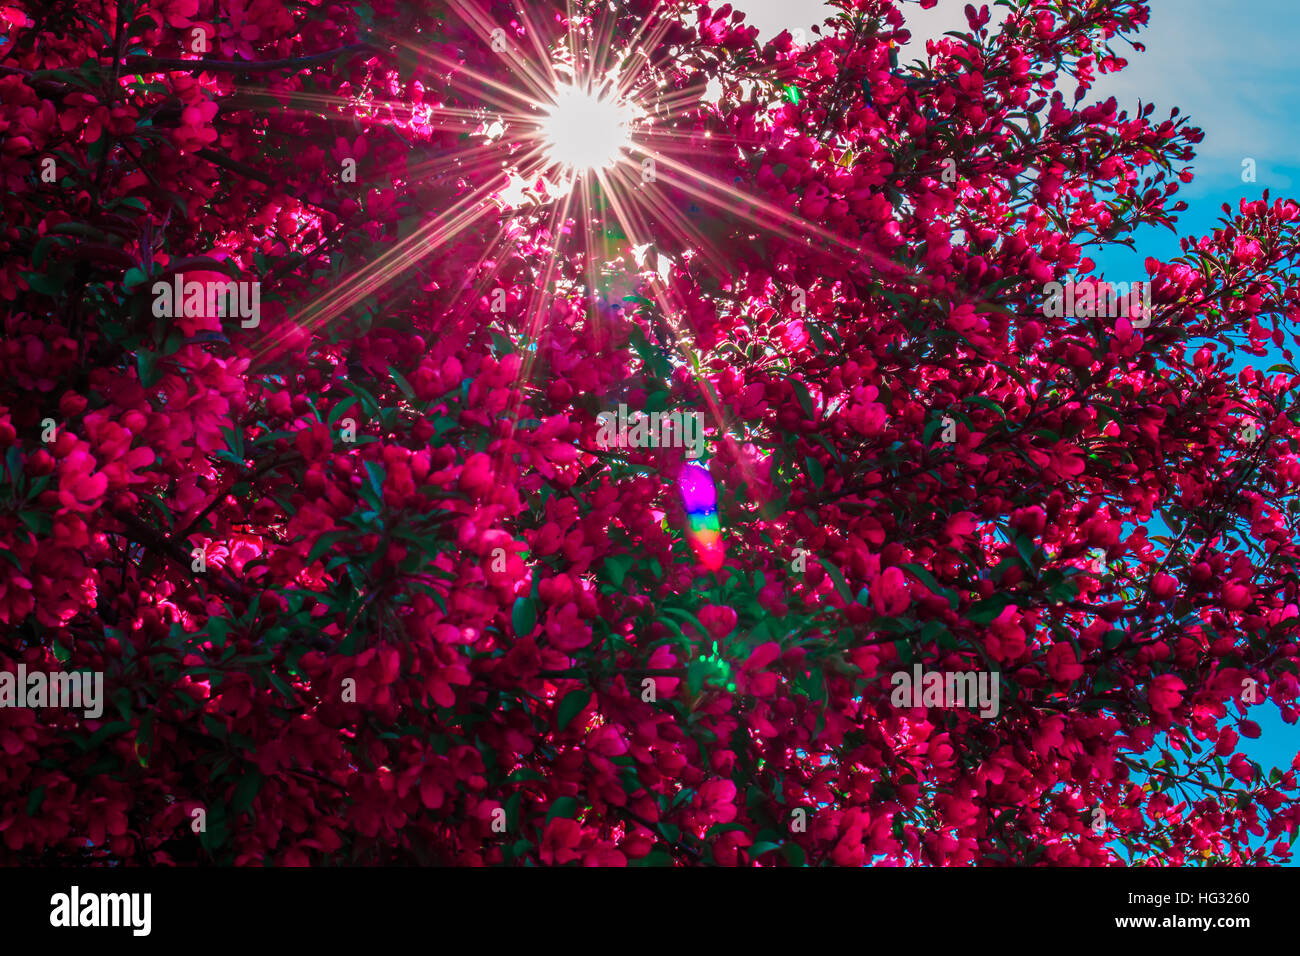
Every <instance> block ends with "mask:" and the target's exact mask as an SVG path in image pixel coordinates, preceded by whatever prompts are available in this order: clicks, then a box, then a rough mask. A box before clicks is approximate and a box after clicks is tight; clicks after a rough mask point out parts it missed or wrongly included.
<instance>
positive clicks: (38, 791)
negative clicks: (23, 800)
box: [27, 784, 45, 817]
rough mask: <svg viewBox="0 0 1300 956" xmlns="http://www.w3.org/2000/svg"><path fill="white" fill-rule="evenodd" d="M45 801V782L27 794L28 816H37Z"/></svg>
mask: <svg viewBox="0 0 1300 956" xmlns="http://www.w3.org/2000/svg"><path fill="white" fill-rule="evenodd" d="M44 802H45V784H41V785H40V786H39V787H33V788H32V792H31V793H29V794H27V816H28V817H35V816H36V813H37V811H38V810H40V809H41V804H42V803H44Z"/></svg>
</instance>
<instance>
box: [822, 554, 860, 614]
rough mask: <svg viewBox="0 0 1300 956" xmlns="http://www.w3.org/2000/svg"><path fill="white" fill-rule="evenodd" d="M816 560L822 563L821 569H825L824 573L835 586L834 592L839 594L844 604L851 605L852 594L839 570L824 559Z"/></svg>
mask: <svg viewBox="0 0 1300 956" xmlns="http://www.w3.org/2000/svg"><path fill="white" fill-rule="evenodd" d="M817 560H818V561H820V562H821V563H822V567H824V568H825V569H826V573H827V574H829V575H830V576H831V581H832V582H834V584H835V590H836V591H837V592H838V593H839V595H840V597H842V598H844V603H845V604H852V603H853V592H851V591H850V590H849V586H848V583H847V582H846V581H845V580H844V575H843V574H841V573H840V569H839V568H837V567H835V565H833V564H831V563H830V562H829V561H827V560H826V559H825V558H818V559H817Z"/></svg>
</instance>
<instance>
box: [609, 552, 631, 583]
mask: <svg viewBox="0 0 1300 956" xmlns="http://www.w3.org/2000/svg"><path fill="white" fill-rule="evenodd" d="M634 564H636V558H635V557H634V556H632V555H630V554H614V555H610V556H609V557H608V558H606V559H605V573H606V574H608V575H609V579H610V581H612V582H613V584H614V587H616V588H621V587H622V586H623V578H625V577H626V576H627V572H628V571H630V570H631V569H632V565H634Z"/></svg>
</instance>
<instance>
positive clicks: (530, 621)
mask: <svg viewBox="0 0 1300 956" xmlns="http://www.w3.org/2000/svg"><path fill="white" fill-rule="evenodd" d="M510 624H511V626H512V627H514V629H515V634H516V635H517V636H519V637H527V636H528V635H529V634H531V633H533V628H534V627H536V626H537V606H536V605H535V604H534V603H533V600H532V598H529V597H517V598H515V604H514V607H513V608H511V609H510Z"/></svg>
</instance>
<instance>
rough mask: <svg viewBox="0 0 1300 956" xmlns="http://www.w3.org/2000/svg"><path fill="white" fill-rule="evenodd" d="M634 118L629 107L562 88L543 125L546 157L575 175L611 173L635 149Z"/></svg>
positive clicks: (566, 87)
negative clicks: (632, 148) (630, 149)
mask: <svg viewBox="0 0 1300 956" xmlns="http://www.w3.org/2000/svg"><path fill="white" fill-rule="evenodd" d="M634 118H635V117H634V114H633V110H632V107H630V106H629V105H627V104H626V103H620V102H618V101H617V100H615V99H613V98H611V97H608V96H604V95H601V94H599V93H595V92H592V91H589V90H584V89H581V88H580V87H577V86H565V87H561V88H560V89H559V90H557V91H556V93H555V102H554V103H552V104H551V105H550V107H548V108H547V110H546V118H545V119H544V120H543V121H542V125H541V137H542V143H543V148H544V150H545V154H546V157H547V158H548V159H549V160H550V161H551V163H552V164H554V165H557V166H563V167H565V168H567V169H569V170H572V171H575V172H582V171H584V170H598V169H608V168H609V167H611V166H613V165H614V164H615V163H616V162H618V158H619V156H620V155H622V152H623V150H625V149H628V148H629V147H630V146H631V145H632V132H631V129H632V122H633V120H634Z"/></svg>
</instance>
